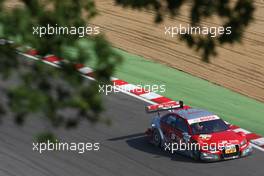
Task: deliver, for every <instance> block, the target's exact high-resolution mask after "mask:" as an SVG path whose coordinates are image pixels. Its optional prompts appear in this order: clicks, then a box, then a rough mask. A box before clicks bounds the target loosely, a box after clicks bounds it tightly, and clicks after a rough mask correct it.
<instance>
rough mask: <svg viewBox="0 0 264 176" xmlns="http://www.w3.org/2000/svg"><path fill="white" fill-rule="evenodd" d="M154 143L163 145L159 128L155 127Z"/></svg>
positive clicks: (158, 145)
mask: <svg viewBox="0 0 264 176" xmlns="http://www.w3.org/2000/svg"><path fill="white" fill-rule="evenodd" d="M153 143H154V145H155V146H157V147H160V145H161V136H160V133H159V131H158V130H157V129H155V130H154V132H153Z"/></svg>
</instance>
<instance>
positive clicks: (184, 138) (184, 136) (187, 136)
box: [182, 132, 191, 142]
mask: <svg viewBox="0 0 264 176" xmlns="http://www.w3.org/2000/svg"><path fill="white" fill-rule="evenodd" d="M182 135H183V140H184V141H185V142H189V141H190V139H191V136H190V135H189V134H188V133H186V132H183V133H182Z"/></svg>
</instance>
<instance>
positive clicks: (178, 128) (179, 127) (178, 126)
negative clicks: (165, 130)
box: [173, 116, 189, 144]
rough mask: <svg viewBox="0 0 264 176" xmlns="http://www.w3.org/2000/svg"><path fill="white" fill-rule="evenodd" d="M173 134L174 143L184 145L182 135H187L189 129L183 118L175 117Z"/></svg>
mask: <svg viewBox="0 0 264 176" xmlns="http://www.w3.org/2000/svg"><path fill="white" fill-rule="evenodd" d="M173 133H174V134H175V136H176V141H177V142H178V143H179V142H181V143H182V144H183V143H186V141H185V140H184V138H183V134H184V133H187V134H189V127H188V124H187V123H186V121H185V120H184V119H183V118H181V117H178V116H177V117H176V123H175V126H174V129H173Z"/></svg>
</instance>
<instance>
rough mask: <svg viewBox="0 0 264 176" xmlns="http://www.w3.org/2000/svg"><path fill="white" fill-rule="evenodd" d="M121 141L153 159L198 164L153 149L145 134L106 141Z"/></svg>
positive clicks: (177, 155)
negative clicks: (167, 158) (160, 158)
mask: <svg viewBox="0 0 264 176" xmlns="http://www.w3.org/2000/svg"><path fill="white" fill-rule="evenodd" d="M123 140H124V141H125V142H126V143H127V144H128V146H130V147H132V148H134V149H137V150H140V151H142V152H145V153H149V154H152V155H154V158H159V157H169V158H171V160H173V161H180V162H189V163H198V162H197V161H195V160H193V159H191V158H188V157H187V156H184V155H181V154H178V153H177V154H171V153H169V152H166V151H164V150H162V149H161V148H158V147H155V146H154V145H152V144H150V143H149V142H148V139H147V137H146V135H145V133H135V134H131V135H127V136H120V137H116V138H111V139H108V141H123Z"/></svg>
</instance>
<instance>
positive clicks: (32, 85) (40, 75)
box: [0, 0, 121, 138]
mask: <svg viewBox="0 0 264 176" xmlns="http://www.w3.org/2000/svg"><path fill="white" fill-rule="evenodd" d="M19 2H20V4H19V5H18V6H16V7H13V8H6V6H5V5H4V3H7V1H5V0H0V39H1V38H4V39H7V40H12V41H14V42H15V44H13V43H10V44H9V43H6V44H3V40H2V43H1V42H0V77H1V79H4V78H5V80H12V79H15V80H16V83H15V84H11V85H9V86H8V87H2V85H0V88H1V89H0V93H2V94H5V95H6V96H7V97H8V102H7V103H6V104H3V103H0V113H1V114H2V113H4V112H12V114H13V115H14V117H15V121H16V122H17V123H18V124H23V122H24V121H25V119H26V118H28V117H32V116H37V117H41V118H43V119H45V120H44V121H45V122H47V121H48V122H50V124H52V125H53V126H54V127H60V126H62V127H65V128H72V127H76V126H77V125H78V124H79V122H80V121H81V120H82V119H87V120H88V121H90V122H92V123H95V122H98V121H99V120H100V121H105V122H108V120H105V119H101V118H100V113H101V112H102V110H103V107H102V102H101V96H100V95H99V93H98V92H99V91H98V84H99V83H98V82H89V83H88V82H87V81H84V80H83V78H82V77H81V76H80V75H79V73H78V72H77V71H76V69H75V64H76V63H79V64H85V63H87V61H88V60H89V59H90V57H91V56H90V53H89V52H87V48H85V47H84V43H86V42H89V41H93V43H94V48H93V50H95V57H96V58H97V64H96V67H95V77H96V79H97V80H98V81H99V82H100V83H102V82H103V83H109V82H110V76H111V75H112V74H113V72H114V69H115V67H116V65H117V64H118V63H119V62H120V61H121V57H120V56H119V55H117V54H116V53H115V52H114V50H112V48H111V46H110V44H109V43H108V42H107V41H106V40H105V39H104V36H103V35H101V34H100V35H97V36H87V37H84V38H80V37H79V36H78V35H45V36H42V37H39V36H36V35H33V27H36V26H47V24H50V25H53V26H55V25H57V26H67V27H71V26H73V27H85V26H87V25H89V24H87V22H88V21H89V20H90V19H91V18H93V17H94V16H95V15H96V14H97V12H96V8H95V4H94V2H93V1H92V0H77V1H76V0H65V1H59V0H44V1H43V0H21V1H19ZM22 45H23V46H25V45H26V46H32V47H33V48H35V49H37V50H38V51H39V53H40V55H46V54H54V55H56V56H58V57H59V58H63V59H64V60H65V61H66V62H63V63H62V64H61V65H60V66H61V69H57V68H53V67H50V66H47V65H46V64H44V63H42V62H39V61H36V62H30V63H24V62H23V59H22V58H21V56H17V55H16V52H15V51H16V48H17V47H18V46H22ZM71 50H73V51H75V53H77V54H75V55H73V54H72V52H68V51H71ZM1 79H0V80H1ZM65 112H70V113H65ZM42 137H43V136H42ZM45 137H48V138H50V137H51V135H44V138H45Z"/></svg>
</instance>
